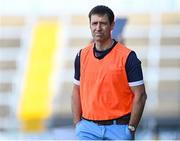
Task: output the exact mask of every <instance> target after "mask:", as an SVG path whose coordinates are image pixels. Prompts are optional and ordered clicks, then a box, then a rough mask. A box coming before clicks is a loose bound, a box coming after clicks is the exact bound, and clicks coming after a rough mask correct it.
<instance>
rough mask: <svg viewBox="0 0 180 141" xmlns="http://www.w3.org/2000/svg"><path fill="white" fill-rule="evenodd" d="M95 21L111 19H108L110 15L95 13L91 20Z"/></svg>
mask: <svg viewBox="0 0 180 141" xmlns="http://www.w3.org/2000/svg"><path fill="white" fill-rule="evenodd" d="M95 21H104V22H106V21H109V19H108V16H107V15H106V14H105V15H99V14H94V15H91V22H95Z"/></svg>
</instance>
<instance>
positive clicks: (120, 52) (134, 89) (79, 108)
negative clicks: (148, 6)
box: [72, 5, 147, 140]
mask: <svg viewBox="0 0 180 141" xmlns="http://www.w3.org/2000/svg"><path fill="white" fill-rule="evenodd" d="M89 22H90V29H91V33H92V36H93V43H90V44H89V45H87V47H85V48H84V49H82V50H81V51H80V52H79V53H78V54H77V56H76V59H75V77H74V86H73V95H72V112H73V120H74V124H75V126H76V136H77V138H78V139H85V140H121V139H122V140H123V139H134V135H135V131H136V128H137V126H138V124H139V121H140V119H141V116H142V113H143V109H144V105H145V101H146V97H147V96H146V92H145V86H144V82H143V75H142V70H141V62H140V61H139V59H138V58H137V57H136V54H135V52H134V51H131V50H130V49H128V48H126V47H125V46H124V45H122V44H120V43H118V42H116V41H115V40H114V39H112V38H111V31H112V29H113V27H114V14H113V12H112V10H111V9H109V8H108V7H106V6H103V5H100V6H96V7H94V8H93V9H92V10H91V11H90V13H89Z"/></svg>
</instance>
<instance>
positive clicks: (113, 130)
mask: <svg viewBox="0 0 180 141" xmlns="http://www.w3.org/2000/svg"><path fill="white" fill-rule="evenodd" d="M76 137H77V139H79V140H133V139H134V134H133V133H132V132H131V131H130V130H129V129H128V125H127V124H125V125H124V124H122V125H120V124H118V125H117V124H113V125H97V124H96V123H94V122H91V121H87V120H84V119H82V120H81V121H80V122H79V123H77V124H76Z"/></svg>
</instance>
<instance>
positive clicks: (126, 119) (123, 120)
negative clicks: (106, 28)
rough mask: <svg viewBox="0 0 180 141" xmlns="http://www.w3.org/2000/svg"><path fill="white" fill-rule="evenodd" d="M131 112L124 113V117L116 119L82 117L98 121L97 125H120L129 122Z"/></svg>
mask: <svg viewBox="0 0 180 141" xmlns="http://www.w3.org/2000/svg"><path fill="white" fill-rule="evenodd" d="M130 116H131V114H127V115H124V116H122V117H119V118H116V119H110V120H90V119H86V118H84V117H82V119H85V120H87V121H91V122H94V123H96V124H97V125H113V124H115V125H119V124H129V120H130Z"/></svg>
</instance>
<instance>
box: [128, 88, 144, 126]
mask: <svg viewBox="0 0 180 141" xmlns="http://www.w3.org/2000/svg"><path fill="white" fill-rule="evenodd" d="M131 89H132V91H133V93H134V100H133V104H132V110H131V118H130V121H129V125H132V126H135V127H137V126H138V124H139V122H140V120H141V117H142V113H143V111H144V106H145V102H146V99H147V95H146V91H145V86H144V85H140V86H135V87H131Z"/></svg>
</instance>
